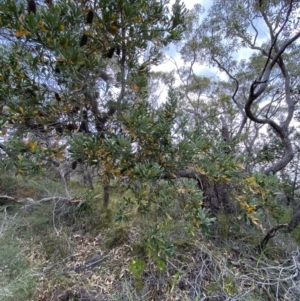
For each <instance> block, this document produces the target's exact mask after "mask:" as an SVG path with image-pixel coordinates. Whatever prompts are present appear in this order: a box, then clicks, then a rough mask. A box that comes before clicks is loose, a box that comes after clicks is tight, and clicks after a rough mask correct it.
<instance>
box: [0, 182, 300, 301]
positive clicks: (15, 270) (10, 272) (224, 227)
mask: <svg viewBox="0 0 300 301" xmlns="http://www.w3.org/2000/svg"><path fill="white" fill-rule="evenodd" d="M22 181H23V180H22ZM36 181H37V182H38V183H39V185H38V187H43V185H44V184H45V183H43V181H45V180H41V179H39V180H36ZM22 183H24V182H22ZM29 183H31V184H30V185H32V183H33V182H32V181H30V182H29ZM15 184H18V183H17V182H16V183H15ZM22 185H23V184H22ZM45 187H47V189H44V190H43V189H40V190H39V192H38V193H37V192H36V191H34V190H33V191H32V194H26V197H25V196H24V195H22V194H20V195H15V197H16V198H17V199H18V200H20V202H14V203H13V204H10V205H5V206H1V212H0V263H1V264H0V300H5V301H6V300H7V301H9V300H19V301H26V300H39V301H50V300H82V301H83V300H111V301H114V300H170V301H171V300H193V301H195V300H246V301H248V300H249V301H251V300H268V299H269V300H284V298H286V299H288V300H299V296H300V292H299V287H300V275H299V270H298V267H297V265H298V264H299V261H300V253H299V251H297V244H296V243H295V242H294V241H293V239H292V236H291V235H290V234H286V233H280V232H279V233H277V234H276V237H274V238H273V240H271V241H270V243H269V244H268V246H267V248H266V249H265V250H263V251H260V250H258V249H257V248H256V246H257V245H258V243H259V241H260V239H261V238H262V237H263V234H264V231H263V229H259V228H258V227H255V226H253V225H247V224H245V223H244V222H243V221H241V220H239V219H238V214H233V213H232V214H225V213H223V212H222V211H220V213H219V215H218V217H217V219H216V220H215V221H213V220H210V224H205V223H202V224H201V220H200V222H199V223H196V222H195V220H194V219H195V216H198V218H199V219H200V217H199V214H200V213H201V211H199V210H198V209H197V210H198V211H197V214H198V215H195V214H194V213H195V212H196V211H193V212H192V213H191V212H190V211H186V210H185V208H186V204H185V205H183V204H182V203H181V201H182V200H181V201H178V200H176V199H174V201H173V203H172V204H165V205H164V206H165V207H164V210H161V207H160V206H161V205H158V204H156V205H155V206H154V207H153V208H151V210H149V211H148V212H144V213H140V212H139V211H138V208H137V207H135V206H134V205H133V206H131V207H130V211H128V210H129V208H127V211H126V215H128V214H129V213H130V216H128V218H127V219H120V218H119V217H120V208H121V207H122V205H123V204H124V196H125V199H126V198H128V197H129V196H130V192H128V191H127V192H125V191H122V190H121V189H120V188H118V189H114V188H113V187H112V188H111V195H110V196H111V201H110V204H109V206H108V208H104V207H103V196H102V186H101V185H98V186H97V185H95V189H94V190H93V191H91V190H89V189H87V188H85V187H82V186H81V185H79V184H78V183H77V184H76V183H71V184H69V188H68V189H69V190H68V194H69V195H71V196H72V197H71V198H67V197H66V196H65V195H64V192H65V188H66V187H61V186H60V185H59V183H52V184H51V185H49V183H48V184H47V186H45ZM28 198H29V200H28ZM193 210H194V209H193ZM128 212H129V213H128ZM193 221H194V222H195V223H194V222H193ZM206 221H207V220H206ZM296 231H299V229H295V230H294V232H296ZM230 298H231V299H230Z"/></svg>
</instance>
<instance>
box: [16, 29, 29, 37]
mask: <svg viewBox="0 0 300 301" xmlns="http://www.w3.org/2000/svg"><path fill="white" fill-rule="evenodd" d="M29 34H30V32H29V31H28V30H26V29H25V28H22V29H20V30H18V31H17V32H16V37H17V38H21V37H23V36H27V35H29Z"/></svg>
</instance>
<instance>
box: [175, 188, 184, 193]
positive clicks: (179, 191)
mask: <svg viewBox="0 0 300 301" xmlns="http://www.w3.org/2000/svg"><path fill="white" fill-rule="evenodd" d="M177 191H178V193H180V194H184V193H185V189H184V188H179V189H178V190H177Z"/></svg>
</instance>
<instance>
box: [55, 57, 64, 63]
mask: <svg viewBox="0 0 300 301" xmlns="http://www.w3.org/2000/svg"><path fill="white" fill-rule="evenodd" d="M56 61H57V62H58V63H63V62H64V61H65V59H64V58H63V57H58V58H56Z"/></svg>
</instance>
